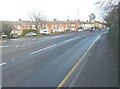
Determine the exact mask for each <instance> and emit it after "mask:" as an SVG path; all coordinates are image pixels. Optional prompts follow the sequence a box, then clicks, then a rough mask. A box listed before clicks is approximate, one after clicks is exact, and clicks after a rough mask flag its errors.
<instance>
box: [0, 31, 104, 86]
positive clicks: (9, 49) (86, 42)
mask: <svg viewBox="0 0 120 89" xmlns="http://www.w3.org/2000/svg"><path fill="white" fill-rule="evenodd" d="M103 32H104V31H95V32H88V31H86V32H74V33H69V34H66V35H59V36H48V37H43V38H26V39H25V38H21V39H13V40H8V41H6V42H3V43H2V45H3V46H2V47H0V50H2V63H1V64H0V67H2V86H3V87H57V86H58V85H59V84H60V83H61V81H62V80H63V79H64V77H65V76H66V75H67V74H68V72H69V71H70V70H71V69H72V67H73V66H74V65H75V64H76V63H77V62H78V60H79V59H80V58H81V57H82V56H83V55H84V53H85V52H86V51H87V49H88V48H89V47H90V46H91V44H92V43H93V42H94V41H95V40H96V38H97V37H98V36H99V35H100V34H101V33H103Z"/></svg>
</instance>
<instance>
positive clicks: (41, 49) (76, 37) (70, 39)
mask: <svg viewBox="0 0 120 89" xmlns="http://www.w3.org/2000/svg"><path fill="white" fill-rule="evenodd" d="M78 38H80V37H75V38H72V39H69V40H66V41H63V42H62V44H63V43H67V42H70V41H73V40H76V39H78ZM59 44H61V43H59ZM59 44H54V45H51V46H48V47H46V48H43V49H40V50H37V51H34V52H32V53H30V54H35V53H38V52H40V51H43V50H46V49H49V48H52V47H54V46H56V45H59Z"/></svg>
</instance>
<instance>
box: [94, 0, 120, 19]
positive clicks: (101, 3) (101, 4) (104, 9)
mask: <svg viewBox="0 0 120 89" xmlns="http://www.w3.org/2000/svg"><path fill="white" fill-rule="evenodd" d="M118 2H119V0H97V2H96V3H95V5H96V6H97V7H98V8H99V12H100V16H101V17H106V16H107V15H108V14H109V13H110V12H112V10H113V9H114V8H116V6H117V5H118Z"/></svg>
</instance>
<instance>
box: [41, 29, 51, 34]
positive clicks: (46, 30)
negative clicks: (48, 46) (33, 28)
mask: <svg viewBox="0 0 120 89" xmlns="http://www.w3.org/2000/svg"><path fill="white" fill-rule="evenodd" d="M40 33H41V34H42V35H50V34H51V33H50V32H49V31H48V29H43V30H42V31H40Z"/></svg>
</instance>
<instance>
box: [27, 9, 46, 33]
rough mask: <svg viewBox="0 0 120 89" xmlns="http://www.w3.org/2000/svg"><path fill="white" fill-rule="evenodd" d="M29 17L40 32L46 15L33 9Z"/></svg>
mask: <svg viewBox="0 0 120 89" xmlns="http://www.w3.org/2000/svg"><path fill="white" fill-rule="evenodd" d="M29 17H30V19H31V20H32V22H33V24H34V25H35V28H36V30H37V32H39V30H40V29H41V28H42V22H43V21H44V20H45V16H43V14H42V12H41V11H35V10H33V11H32V12H31V14H30V15H29Z"/></svg>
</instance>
